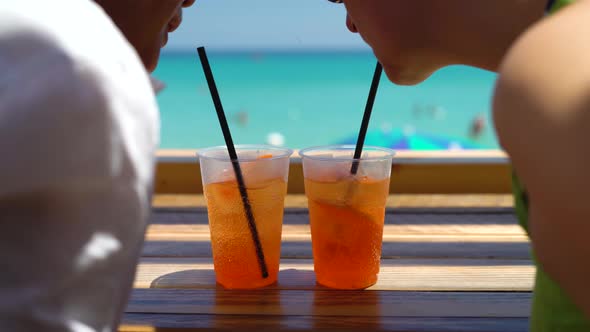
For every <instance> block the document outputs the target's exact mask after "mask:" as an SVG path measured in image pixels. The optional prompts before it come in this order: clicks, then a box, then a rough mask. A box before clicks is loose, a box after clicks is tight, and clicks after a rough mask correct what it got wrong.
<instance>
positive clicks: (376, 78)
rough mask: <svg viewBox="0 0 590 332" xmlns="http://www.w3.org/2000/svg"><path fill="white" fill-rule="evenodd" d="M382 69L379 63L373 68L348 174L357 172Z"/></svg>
mask: <svg viewBox="0 0 590 332" xmlns="http://www.w3.org/2000/svg"><path fill="white" fill-rule="evenodd" d="M382 71H383V67H382V66H381V64H380V63H379V62H377V66H376V67H375V74H373V82H372V83H371V90H369V97H368V98H367V105H366V106H365V114H364V115H363V121H362V122H361V129H360V131H359V137H358V139H357V141H356V148H355V149H354V161H353V162H352V167H351V168H350V174H352V175H356V173H357V172H358V170H359V165H360V160H361V154H362V153H363V145H365V137H366V136H367V128H368V127H369V120H371V112H372V111H373V104H374V103H375V96H376V95H377V88H379V80H380V79H381V72H382Z"/></svg>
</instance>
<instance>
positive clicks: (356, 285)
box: [316, 276, 377, 290]
mask: <svg viewBox="0 0 590 332" xmlns="http://www.w3.org/2000/svg"><path fill="white" fill-rule="evenodd" d="M316 282H317V284H318V285H320V286H323V287H327V288H333V289H342V290H363V289H367V288H369V287H371V286H373V285H375V284H376V283H377V276H374V277H372V278H369V279H365V280H362V281H344V282H343V281H339V282H333V281H327V280H319V279H318V280H317V281H316Z"/></svg>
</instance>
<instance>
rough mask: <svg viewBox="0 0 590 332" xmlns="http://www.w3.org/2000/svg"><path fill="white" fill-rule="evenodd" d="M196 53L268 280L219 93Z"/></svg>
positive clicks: (201, 54)
mask: <svg viewBox="0 0 590 332" xmlns="http://www.w3.org/2000/svg"><path fill="white" fill-rule="evenodd" d="M197 52H198V53H199V58H200V59H201V65H203V71H204V72H205V77H206V78H207V84H208V85H209V91H210V92H211V98H213V104H215V110H216V111H217V117H218V118H219V124H220V125H221V131H222V132H223V138H224V139H225V145H226V146H227V151H228V152H229V158H230V160H231V163H232V166H233V168H234V172H235V174H236V180H237V181H238V188H239V190H240V196H242V203H243V204H244V211H245V212H246V218H247V219H248V227H249V228H250V233H251V234H252V241H253V242H254V247H255V248H256V256H257V257H258V264H259V265H260V271H261V272H262V278H268V269H267V267H266V261H265V260H264V252H263V251H262V244H260V237H259V236H258V230H257V229H256V222H255V221H254V214H253V213H252V206H251V205H250V200H249V199H248V192H247V191H246V184H245V183H244V176H243V175H242V169H241V168H240V163H239V161H238V154H237V153H236V148H235V147H234V141H233V140H232V138H231V133H230V131H229V125H228V124H227V119H226V118H225V112H224V111H223V106H222V105H221V98H219V92H218V91H217V86H216V85H215V80H214V79H213V72H212V71H211V66H210V65H209V60H208V59H207V53H206V52H205V48H204V47H202V46H201V47H199V48H197Z"/></svg>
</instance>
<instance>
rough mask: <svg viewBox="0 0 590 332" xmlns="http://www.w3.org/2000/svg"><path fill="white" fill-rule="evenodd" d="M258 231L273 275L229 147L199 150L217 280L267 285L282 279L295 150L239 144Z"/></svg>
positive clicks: (231, 285) (237, 284) (238, 284)
mask: <svg viewBox="0 0 590 332" xmlns="http://www.w3.org/2000/svg"><path fill="white" fill-rule="evenodd" d="M236 152H237V155H238V160H239V163H240V167H241V170H242V174H243V178H244V183H245V187H246V192H247V194H248V200H249V204H250V206H251V208H252V212H253V216H254V221H255V224H256V230H255V231H256V233H257V236H258V238H259V240H260V244H261V247H262V250H261V251H262V254H263V258H264V262H265V264H266V267H267V270H268V277H266V278H265V277H263V275H262V273H261V266H260V262H259V258H260V257H259V254H258V253H257V250H256V246H255V242H254V239H253V234H252V230H251V229H249V225H248V218H247V216H246V213H245V208H244V202H243V200H242V196H241V195H240V190H239V187H238V182H237V180H236V176H235V172H234V168H233V167H232V163H231V161H230V158H229V154H228V150H227V148H226V147H224V146H220V147H212V148H207V149H203V150H200V151H199V160H200V164H201V176H202V179H203V188H204V192H205V198H206V201H207V213H208V216H209V228H210V232H211V247H212V251H213V266H214V269H215V278H216V280H217V283H219V284H221V285H222V286H224V287H225V288H230V289H252V288H259V287H264V286H267V285H270V284H273V283H275V282H276V281H277V276H278V272H279V261H280V257H281V231H282V225H283V210H284V201H285V195H286V193H287V178H288V174H289V157H290V156H291V154H292V153H293V151H292V150H290V149H285V148H277V147H272V146H264V145H237V146H236Z"/></svg>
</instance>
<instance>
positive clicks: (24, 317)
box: [0, 0, 159, 332]
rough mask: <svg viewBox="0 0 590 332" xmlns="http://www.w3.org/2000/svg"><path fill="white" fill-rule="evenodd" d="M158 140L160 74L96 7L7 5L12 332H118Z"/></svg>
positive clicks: (4, 246)
mask: <svg viewBox="0 0 590 332" xmlns="http://www.w3.org/2000/svg"><path fill="white" fill-rule="evenodd" d="M158 137H159V119H158V113H157V106H156V102H155V98H154V94H153V91H152V89H151V85H150V80H149V77H148V74H147V73H146V71H145V69H144V68H143V66H142V65H141V61H140V60H139V58H138V56H137V54H136V53H135V51H134V50H133V49H132V48H131V46H130V45H129V44H128V42H127V41H126V40H125V39H124V37H123V35H122V34H121V33H120V31H118V30H117V28H116V27H115V25H114V24H113V23H112V22H111V20H110V19H109V18H108V16H106V14H105V13H104V12H103V11H102V10H101V9H100V8H99V7H98V6H97V5H95V4H94V2H92V1H89V0H26V1H24V0H3V1H0V331H12V332H20V331H50V332H53V331H60V332H61V331H72V332H74V331H76V332H81V331H99V332H106V331H112V330H115V329H116V324H117V322H118V319H119V318H120V313H121V311H122V310H123V308H124V306H125V303H126V301H127V298H128V295H129V291H130V287H131V283H132V280H133V277H134V271H135V266H136V263H137V259H138V255H139V252H140V250H141V244H142V241H143V235H144V231H145V227H146V224H147V218H148V215H149V207H150V203H149V202H150V200H149V199H150V192H151V183H152V177H153V172H154V159H153V158H154V157H153V156H154V152H155V149H156V146H157V144H158Z"/></svg>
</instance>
